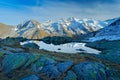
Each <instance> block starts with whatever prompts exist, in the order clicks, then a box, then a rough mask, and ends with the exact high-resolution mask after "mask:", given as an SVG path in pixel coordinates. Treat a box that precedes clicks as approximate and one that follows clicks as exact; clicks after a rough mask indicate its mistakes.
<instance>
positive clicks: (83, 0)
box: [0, 0, 120, 25]
mask: <svg viewBox="0 0 120 80" xmlns="http://www.w3.org/2000/svg"><path fill="white" fill-rule="evenodd" d="M69 17H75V18H78V19H83V18H94V19H96V20H106V19H110V18H115V17H120V0H0V22H1V23H5V24H9V25H17V24H20V23H22V22H23V21H25V20H29V19H33V20H37V21H38V22H46V21H48V20H53V21H57V20H59V19H61V18H65V19H66V18H69Z"/></svg>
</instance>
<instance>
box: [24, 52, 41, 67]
mask: <svg viewBox="0 0 120 80" xmlns="http://www.w3.org/2000/svg"><path fill="white" fill-rule="evenodd" d="M39 58H40V55H39V54H29V55H28V57H27V62H26V64H25V65H24V66H23V67H24V68H26V67H27V66H29V65H30V64H32V63H33V62H35V61H37V60H38V59H39Z"/></svg>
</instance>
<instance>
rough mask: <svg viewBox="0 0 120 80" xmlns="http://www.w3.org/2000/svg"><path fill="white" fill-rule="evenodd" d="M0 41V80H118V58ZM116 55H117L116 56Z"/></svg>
mask: <svg viewBox="0 0 120 80" xmlns="http://www.w3.org/2000/svg"><path fill="white" fill-rule="evenodd" d="M35 47H36V45H33V47H31V46H30V47H29V46H27V47H25V46H20V44H19V41H18V40H16V39H5V40H1V41H0V80H120V75H119V74H120V63H119V62H120V61H119V60H118V61H116V62H114V61H113V62H111V60H109V59H107V58H105V57H104V59H103V58H101V55H92V54H87V53H78V54H66V53H56V52H48V51H45V50H39V49H35ZM118 57H119V56H118ZM113 59H114V58H113Z"/></svg>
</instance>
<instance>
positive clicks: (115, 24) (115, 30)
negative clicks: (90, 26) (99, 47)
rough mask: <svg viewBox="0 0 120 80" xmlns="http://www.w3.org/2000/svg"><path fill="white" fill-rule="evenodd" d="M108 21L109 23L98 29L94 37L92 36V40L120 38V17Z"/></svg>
mask: <svg viewBox="0 0 120 80" xmlns="http://www.w3.org/2000/svg"><path fill="white" fill-rule="evenodd" d="M106 23H108V24H109V25H108V26H106V27H104V28H102V29H100V30H98V31H96V33H95V35H94V37H92V38H90V41H99V40H111V41H112V40H120V35H119V34H120V18H114V19H111V20H107V21H106Z"/></svg>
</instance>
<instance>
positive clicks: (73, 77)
mask: <svg viewBox="0 0 120 80" xmlns="http://www.w3.org/2000/svg"><path fill="white" fill-rule="evenodd" d="M63 80H77V76H76V74H75V73H74V72H73V71H68V73H67V75H66V76H65V77H64V79H63Z"/></svg>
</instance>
